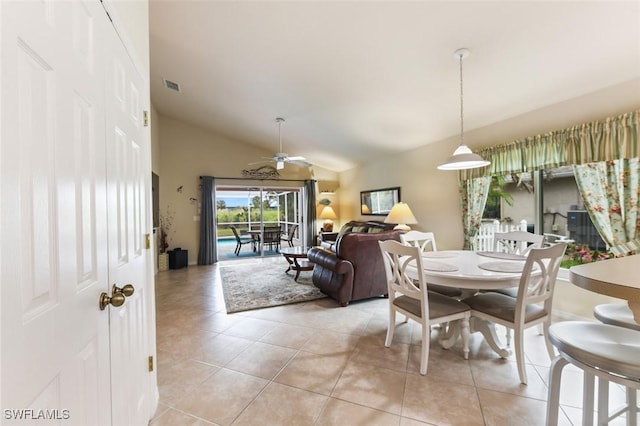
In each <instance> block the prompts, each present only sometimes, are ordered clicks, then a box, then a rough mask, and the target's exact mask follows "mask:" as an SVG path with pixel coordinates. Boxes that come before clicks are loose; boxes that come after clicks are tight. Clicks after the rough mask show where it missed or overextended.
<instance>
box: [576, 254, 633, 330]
mask: <svg viewBox="0 0 640 426" xmlns="http://www.w3.org/2000/svg"><path fill="white" fill-rule="evenodd" d="M569 281H571V282H572V283H573V284H575V285H577V286H578V287H581V288H584V289H585V290H589V291H593V292H595V293H599V294H604V295H606V296H611V297H616V298H619V299H623V300H626V301H627V303H628V305H629V308H630V309H631V311H632V312H633V318H634V319H635V320H636V322H637V323H638V324H640V255H634V256H625V257H618V258H614V259H608V260H599V261H597V262H593V263H585V264H583V265H576V266H573V267H571V269H569Z"/></svg>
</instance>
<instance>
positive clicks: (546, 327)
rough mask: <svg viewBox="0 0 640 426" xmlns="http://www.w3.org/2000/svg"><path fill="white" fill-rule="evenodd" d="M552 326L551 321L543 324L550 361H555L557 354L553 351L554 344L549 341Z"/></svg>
mask: <svg viewBox="0 0 640 426" xmlns="http://www.w3.org/2000/svg"><path fill="white" fill-rule="evenodd" d="M550 324H551V319H549V320H547V321H545V322H543V323H542V324H541V325H542V334H543V335H544V343H545V344H546V345H547V353H548V354H549V359H553V358H554V357H555V356H556V352H555V350H554V349H553V343H551V340H549V325H550Z"/></svg>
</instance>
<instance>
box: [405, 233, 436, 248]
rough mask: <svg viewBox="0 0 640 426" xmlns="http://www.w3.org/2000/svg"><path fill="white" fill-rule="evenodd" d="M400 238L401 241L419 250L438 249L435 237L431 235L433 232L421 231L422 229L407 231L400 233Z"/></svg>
mask: <svg viewBox="0 0 640 426" xmlns="http://www.w3.org/2000/svg"><path fill="white" fill-rule="evenodd" d="M400 239H401V240H402V243H403V244H405V245H407V246H414V247H418V248H420V251H421V252H425V251H429V249H430V250H432V251H438V247H436V238H435V236H434V235H433V232H422V231H414V230H411V231H408V232H406V233H404V234H402V235H400Z"/></svg>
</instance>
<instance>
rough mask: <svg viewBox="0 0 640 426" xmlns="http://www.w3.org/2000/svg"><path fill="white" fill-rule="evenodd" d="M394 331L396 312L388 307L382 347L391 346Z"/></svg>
mask: <svg viewBox="0 0 640 426" xmlns="http://www.w3.org/2000/svg"><path fill="white" fill-rule="evenodd" d="M395 329H396V311H394V310H393V308H391V307H389V325H388V326H387V338H386V339H385V341H384V346H385V347H387V348H388V347H389V346H391V342H392V341H393V332H394V331H395Z"/></svg>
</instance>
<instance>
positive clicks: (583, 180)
mask: <svg viewBox="0 0 640 426" xmlns="http://www.w3.org/2000/svg"><path fill="white" fill-rule="evenodd" d="M638 174H639V169H638V158H631V159H628V160H627V159H621V160H613V161H600V162H597V163H589V164H584V165H576V166H574V175H575V177H576V183H577V184H578V188H579V189H580V193H581V194H582V199H583V200H584V205H585V208H586V209H587V211H588V212H589V216H590V217H591V221H592V222H593V224H594V226H595V227H596V229H597V230H598V232H599V233H600V236H601V237H602V239H603V240H604V242H605V243H606V244H607V246H609V248H610V250H611V251H612V252H613V253H614V254H615V255H617V256H618V255H624V254H627V253H631V252H636V251H637V249H638V244H639V243H640V241H639V239H640V216H639V215H638V199H639V198H640V182H639V180H640V177H639V176H638Z"/></svg>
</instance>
